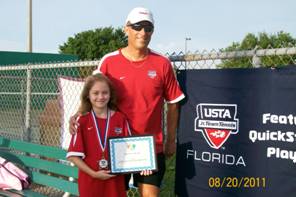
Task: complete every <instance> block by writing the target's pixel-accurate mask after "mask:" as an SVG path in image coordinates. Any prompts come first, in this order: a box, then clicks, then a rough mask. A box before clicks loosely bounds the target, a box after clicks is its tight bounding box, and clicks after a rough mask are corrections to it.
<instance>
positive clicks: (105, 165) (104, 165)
mask: <svg viewBox="0 0 296 197" xmlns="http://www.w3.org/2000/svg"><path fill="white" fill-rule="evenodd" d="M91 113H92V117H93V121H94V124H95V127H96V131H97V136H98V139H99V144H100V147H101V150H102V158H101V159H100V160H99V161H98V165H99V167H100V169H107V168H108V161H107V160H106V159H105V157H104V152H105V148H106V143H107V137H108V131H109V122H110V116H111V112H110V111H109V110H108V109H107V120H106V127H105V132H104V134H105V135H104V139H102V138H103V137H101V135H100V129H99V122H98V121H97V119H96V115H95V112H94V111H93V110H92V111H91ZM102 141H104V144H103V143H102Z"/></svg>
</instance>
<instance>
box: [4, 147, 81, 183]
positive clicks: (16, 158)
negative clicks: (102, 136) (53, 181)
mask: <svg viewBox="0 0 296 197" xmlns="http://www.w3.org/2000/svg"><path fill="white" fill-rule="evenodd" d="M0 156H1V157H3V158H5V159H7V160H8V161H11V162H14V163H18V164H21V165H25V166H27V167H32V168H37V169H41V170H45V171H47V172H52V173H55V174H60V175H64V176H70V177H73V178H76V179H77V178H78V169H77V168H76V167H73V166H68V165H65V164H61V163H58V162H57V161H48V160H44V159H40V158H34V157H30V156H26V155H20V154H16V153H11V152H0Z"/></svg>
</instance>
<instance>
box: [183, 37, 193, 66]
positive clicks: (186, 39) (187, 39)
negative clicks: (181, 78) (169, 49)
mask: <svg viewBox="0 0 296 197" xmlns="http://www.w3.org/2000/svg"><path fill="white" fill-rule="evenodd" d="M189 40H191V38H188V37H186V38H185V54H184V57H185V58H184V59H185V69H186V68H187V59H186V56H187V41H189Z"/></svg>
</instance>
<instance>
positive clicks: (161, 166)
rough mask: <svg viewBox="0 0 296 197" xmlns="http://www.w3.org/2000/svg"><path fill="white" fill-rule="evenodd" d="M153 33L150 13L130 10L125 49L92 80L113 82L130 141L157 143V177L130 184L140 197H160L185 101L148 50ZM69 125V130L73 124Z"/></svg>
mask: <svg viewBox="0 0 296 197" xmlns="http://www.w3.org/2000/svg"><path fill="white" fill-rule="evenodd" d="M153 30H154V19H153V15H152V13H151V12H150V11H149V10H148V9H146V8H134V9H133V10H132V11H131V12H130V13H129V15H128V16H127V19H126V23H125V27H124V32H125V33H126V35H127V37H128V45H127V46H126V47H124V48H122V49H119V50H117V51H115V52H112V53H109V54H107V55H105V56H104V57H103V58H102V59H101V61H100V64H99V66H98V68H97V70H95V71H94V74H95V73H98V72H102V73H104V74H105V75H106V76H108V77H109V78H110V80H111V81H112V82H113V85H114V86H115V89H116V94H117V96H118V109H119V111H121V112H123V113H124V114H125V115H126V116H127V118H128V121H129V123H130V126H131V130H132V135H145V134H149V135H153V136H154V138H155V142H156V152H157V160H158V171H157V172H154V173H153V174H150V175H149V174H148V176H143V175H147V174H134V182H135V184H136V185H137V186H138V187H139V192H140V195H141V196H144V197H147V196H158V195H159V191H160V189H159V188H160V184H161V181H162V179H163V176H164V172H165V158H164V157H165V155H166V156H172V155H173V154H174V153H175V151H176V142H175V141H176V134H175V133H176V128H177V122H178V104H177V103H178V102H179V101H180V100H182V99H183V98H184V97H185V96H184V94H183V93H182V91H181V90H180V87H179V84H178V82H177V80H176V78H175V75H174V72H173V68H172V65H171V63H170V61H169V59H167V58H166V57H164V56H162V55H160V54H158V53H156V52H154V51H152V50H150V49H149V48H148V45H149V42H150V40H151V36H152V34H153ZM164 100H166V101H167V103H168V115H167V136H166V139H165V140H164V139H163V135H162V126H161V121H162V111H163V105H164ZM72 123H73V122H72ZM70 125H72V128H71V130H73V124H70Z"/></svg>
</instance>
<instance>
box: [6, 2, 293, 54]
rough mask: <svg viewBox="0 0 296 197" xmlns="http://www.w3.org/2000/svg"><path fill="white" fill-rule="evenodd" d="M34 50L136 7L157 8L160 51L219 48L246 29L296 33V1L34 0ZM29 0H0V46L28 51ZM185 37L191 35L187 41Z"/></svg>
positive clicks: (53, 48)
mask: <svg viewBox="0 0 296 197" xmlns="http://www.w3.org/2000/svg"><path fill="white" fill-rule="evenodd" d="M32 1H33V52H38V53H58V52H59V45H62V44H63V43H65V42H66V41H67V39H68V38H69V37H73V36H74V35H75V34H77V33H79V32H82V31H86V30H93V29H95V28H100V27H109V26H113V27H115V28H118V27H120V28H121V27H123V25H124V22H125V20H126V16H127V15H128V13H129V12H130V10H131V9H132V8H134V7H139V6H141V7H146V8H148V9H150V10H151V11H152V12H153V15H154V20H155V30H154V33H153V36H152V40H151V43H150V46H149V47H150V48H152V49H154V50H156V51H159V52H161V53H164V54H165V53H169V54H172V53H174V52H175V53H179V52H181V51H183V52H184V51H185V42H187V43H186V44H187V50H188V51H190V52H197V51H198V52H203V51H211V50H219V49H221V48H225V47H227V46H229V45H230V44H231V43H232V42H240V41H241V40H242V39H243V38H244V37H245V36H246V34H247V33H254V34H258V33H259V32H266V33H268V34H275V33H277V32H279V31H284V32H287V33H290V34H291V35H292V36H293V37H294V38H296V14H295V9H296V1H295V0H183V1H180V0H179V1H176V0H141V1H140V0H125V1H124V0H121V1H120V0H105V1H102V0H32ZM27 37H28V0H0V51H20V52H26V51H27V48H28V47H27V42H28V41H27V40H28V39H27ZM185 38H191V40H188V41H185Z"/></svg>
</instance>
